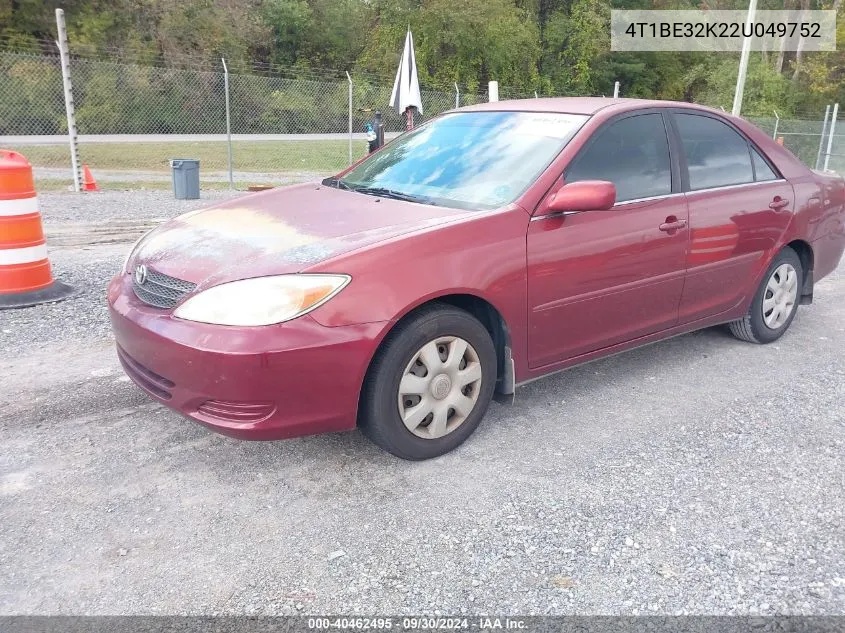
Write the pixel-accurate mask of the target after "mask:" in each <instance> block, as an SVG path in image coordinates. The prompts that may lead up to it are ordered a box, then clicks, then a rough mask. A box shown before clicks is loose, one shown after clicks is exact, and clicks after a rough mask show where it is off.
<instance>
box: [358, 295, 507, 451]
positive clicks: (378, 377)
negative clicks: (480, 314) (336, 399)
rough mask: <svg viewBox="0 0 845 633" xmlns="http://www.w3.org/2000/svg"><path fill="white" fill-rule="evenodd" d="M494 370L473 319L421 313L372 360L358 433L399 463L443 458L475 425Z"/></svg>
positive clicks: (440, 307)
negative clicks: (390, 454) (463, 344)
mask: <svg viewBox="0 0 845 633" xmlns="http://www.w3.org/2000/svg"><path fill="white" fill-rule="evenodd" d="M462 343H466V348H463V347H462ZM462 350H463V351H462ZM438 363H439V364H438ZM496 365H497V358H496V349H495V347H494V345H493V340H492V339H491V338H490V334H489V332H488V331H487V329H486V328H485V327H484V326H483V325H482V324H481V323H480V322H479V321H478V320H477V319H476V318H475V317H473V316H472V315H471V314H470V313H468V312H466V311H464V310H460V309H458V308H454V307H452V306H449V305H446V304H432V305H431V306H426V307H424V308H422V309H421V310H419V312H418V313H416V314H414V315H413V316H411V317H410V318H408V319H407V320H405V321H403V322H401V323H400V324H399V325H398V326H397V327H396V328H395V329H394V331H392V332H390V334H388V336H387V338H386V339H385V340H384V342H383V343H382V345H381V347H380V348H379V350H378V352H377V353H376V356H375V358H374V359H373V363H372V366H371V368H370V371H369V372H368V374H367V380H366V382H365V384H364V388H363V392H362V399H361V408H360V411H359V418H358V425H359V427H360V428H361V430H362V431H363V432H364V434H365V435H366V436H367V437H369V438H370V440H372V441H373V442H374V443H375V444H377V445H378V446H380V447H381V448H383V449H384V450H386V451H388V452H390V453H393V454H394V455H396V456H397V457H401V458H402V459H408V460H423V459H431V458H433V457H438V456H440V455H444V454H445V453H448V452H449V451H451V450H452V449H454V448H456V447H458V446H459V445H461V444H462V443H463V442H464V441H465V440H466V439H467V438H468V437H469V436H470V435H471V434H472V432H473V431H475V429H476V427H477V426H478V425H479V424H480V423H481V419H482V418H483V417H484V414H485V413H486V412H487V407H488V406H489V404H490V400H491V398H492V397H493V390H494V388H495V385H496V377H497V376H496V372H497V368H496ZM464 383H466V384H464ZM400 387H401V391H402V393H401V394H400ZM452 405H454V406H452ZM470 405H471V406H470ZM423 414H426V415H424V417H422V416H423ZM435 416H436V417H435ZM406 422H407V423H406Z"/></svg>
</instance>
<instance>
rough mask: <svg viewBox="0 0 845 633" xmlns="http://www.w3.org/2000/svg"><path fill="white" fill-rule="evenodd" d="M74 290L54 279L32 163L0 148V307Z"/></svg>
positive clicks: (61, 296)
mask: <svg viewBox="0 0 845 633" xmlns="http://www.w3.org/2000/svg"><path fill="white" fill-rule="evenodd" d="M71 294H73V289H72V288H71V287H70V286H67V285H66V284H63V283H61V282H59V281H55V280H54V279H53V274H52V271H51V270H50V261H49V259H48V258H47V241H46V240H45V239H44V229H43V228H42V226H41V213H40V212H39V210H38V197H37V196H36V195H35V185H34V183H33V180H32V165H30V164H29V161H27V160H26V158H24V157H23V156H22V155H21V154H18V153H17V152H12V151H8V150H2V149H0V309H2V308H22V307H25V306H31V305H36V304H38V303H48V302H51V301H59V300H61V299H64V298H66V297H68V296H69V295H71Z"/></svg>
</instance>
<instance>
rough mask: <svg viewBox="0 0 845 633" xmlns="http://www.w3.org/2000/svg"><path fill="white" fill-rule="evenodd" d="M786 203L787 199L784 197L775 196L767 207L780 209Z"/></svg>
mask: <svg viewBox="0 0 845 633" xmlns="http://www.w3.org/2000/svg"><path fill="white" fill-rule="evenodd" d="M788 204H789V200H787V199H786V198H775V199H774V200H772V201H771V202H770V203H769V208H770V209H774V210H775V211H780V210H781V209H783V208H784V207H785V206H786V205H788Z"/></svg>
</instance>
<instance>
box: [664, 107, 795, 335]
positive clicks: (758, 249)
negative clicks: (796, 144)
mask: <svg viewBox="0 0 845 633" xmlns="http://www.w3.org/2000/svg"><path fill="white" fill-rule="evenodd" d="M672 119H673V125H674V127H675V129H676V130H677V133H678V137H679V138H680V145H681V149H682V157H681V158H682V160H681V170H682V173H681V177H682V179H683V180H684V187H685V189H687V190H688V192H687V196H686V197H687V204H688V207H689V221H690V250H689V255H688V256H687V279H686V283H685V285H684V292H683V296H682V298H681V305H680V322H681V323H689V322H692V321H695V320H697V319H701V318H704V317H708V316H714V315H718V314H720V313H722V312H726V311H728V310H731V309H732V308H735V307H736V306H737V305H739V304H740V303H741V302H742V301H743V300H744V299H745V297H746V295H747V294H748V288H749V282H750V281H751V280H752V279H754V278H755V277H756V275H757V273H758V272H759V270H760V267H761V266H762V265H763V264H764V263H765V257H766V256H767V253H768V252H769V251H770V250H771V249H772V248H773V247H774V245H775V244H776V243H777V240H778V238H779V237H780V235H781V234H782V233H783V231H784V230H785V229H786V227H787V225H788V224H789V221H790V218H791V216H792V209H793V203H794V195H793V191H792V185H790V184H789V183H788V182H787V181H786V180H784V179H783V178H781V177H780V175H779V174H778V173H777V172H776V170H775V168H774V166H773V165H771V164H770V163H769V162H768V161H767V160H766V159H765V158H764V157H763V155H762V154H761V152H760V151H759V150H758V149H757V148H756V147H755V146H754V144H753V143H751V142H750V141H749V140H748V139H747V138H746V137H745V136H744V135H743V134H741V133H740V132H739V131H738V130H737V129H736V128H734V127H733V126H732V125H730V124H729V123H728V122H727V121H726V120H724V119H721V118H720V117H718V116H717V115H712V114H709V113H703V112H702V113H699V112H691V111H679V110H676V111H674V113H673V114H672Z"/></svg>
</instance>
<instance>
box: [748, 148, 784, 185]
mask: <svg viewBox="0 0 845 633" xmlns="http://www.w3.org/2000/svg"><path fill="white" fill-rule="evenodd" d="M751 162H753V163H754V179H755V180H756V181H757V182H760V181H763V180H777V179H778V177H777V174H775V172H773V171H772V168H771V167H769V164H768V163H767V162H766V161H765V160H763V157H762V156H760V154H759V152H758V151H757V150H756V149H754V148H753V147H752V148H751Z"/></svg>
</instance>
